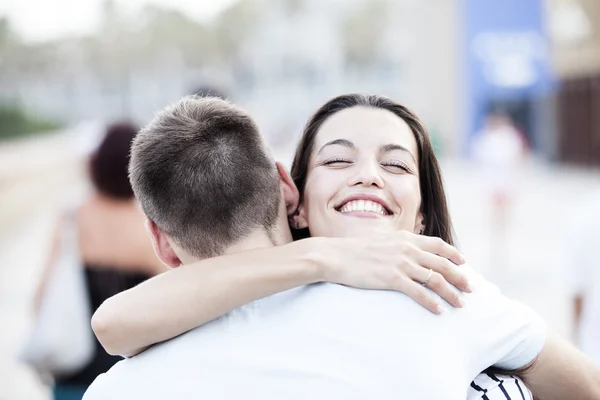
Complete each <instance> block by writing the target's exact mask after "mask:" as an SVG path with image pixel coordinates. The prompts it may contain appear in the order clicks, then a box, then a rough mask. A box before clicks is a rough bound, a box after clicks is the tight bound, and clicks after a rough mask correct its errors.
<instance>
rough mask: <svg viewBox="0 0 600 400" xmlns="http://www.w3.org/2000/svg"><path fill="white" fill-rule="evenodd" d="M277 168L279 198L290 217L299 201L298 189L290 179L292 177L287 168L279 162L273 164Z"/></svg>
mask: <svg viewBox="0 0 600 400" xmlns="http://www.w3.org/2000/svg"><path fill="white" fill-rule="evenodd" d="M275 165H276V166H277V173H278V174H279V187H280V190H281V196H282V198H283V201H284V202H285V208H286V211H287V215H288V216H291V215H292V214H294V213H295V212H296V210H297V209H298V202H299V201H300V193H299V192H298V188H297V187H296V184H295V183H294V180H293V179H292V176H291V175H290V173H289V172H288V170H287V168H286V167H285V166H284V165H283V164H282V163H281V162H279V161H277V162H276V163H275Z"/></svg>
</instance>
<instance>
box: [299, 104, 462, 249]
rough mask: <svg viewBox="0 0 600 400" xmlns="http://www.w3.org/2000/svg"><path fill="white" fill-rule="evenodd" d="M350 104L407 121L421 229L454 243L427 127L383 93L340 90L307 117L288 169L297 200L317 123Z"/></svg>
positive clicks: (305, 233) (304, 232) (303, 234)
mask: <svg viewBox="0 0 600 400" xmlns="http://www.w3.org/2000/svg"><path fill="white" fill-rule="evenodd" d="M352 107H372V108H380V109H383V110H388V111H390V112H392V113H394V114H395V115H397V116H398V117H399V118H401V119H402V120H404V122H406V123H407V124H408V126H409V127H410V129H411V130H412V132H413V134H414V136H415V140H416V141H417V148H418V152H419V154H418V159H419V185H420V187H421V212H422V213H423V215H424V218H425V221H424V225H425V230H424V232H423V233H424V234H425V235H427V236H437V237H439V238H441V239H443V240H444V241H445V242H447V243H449V244H454V237H453V229H452V221H451V219H450V213H449V212H448V205H447V203H446V193H445V191H444V184H443V182H442V174H441V172H440V166H439V164H438V161H437V158H436V156H435V153H434V151H433V146H432V144H431V140H430V138H429V134H428V133H427V129H426V128H425V126H424V125H423V124H422V123H421V121H420V120H419V118H418V117H417V116H416V115H415V114H414V113H413V112H412V111H410V110H409V109H408V108H406V107H404V106H402V105H400V104H398V103H395V102H394V101H392V100H390V99H388V98H387V97H383V96H378V95H365V94H357V93H353V94H344V95H341V96H338V97H335V98H333V99H331V100H329V101H328V102H327V103H325V104H324V105H323V106H321V107H320V108H319V109H318V110H317V112H315V114H314V115H313V116H312V117H311V118H310V119H309V120H308V122H307V124H306V127H305V128H304V132H303V134H302V138H301V139H300V143H299V144H298V147H297V148H296V155H295V156H294V162H293V163H292V172H291V174H292V178H293V179H294V182H295V184H296V186H297V187H298V190H299V191H300V201H302V199H303V197H304V196H303V195H304V188H305V186H306V177H307V175H308V168H309V163H310V156H311V154H312V151H313V147H314V142H315V137H316V136H317V133H318V132H319V129H320V128H321V125H323V122H325V121H326V120H327V119H328V118H329V117H331V116H332V115H334V114H335V113H337V112H338V111H341V110H344V109H346V108H352ZM293 234H294V239H301V238H305V237H308V236H310V232H309V231H308V229H302V230H293Z"/></svg>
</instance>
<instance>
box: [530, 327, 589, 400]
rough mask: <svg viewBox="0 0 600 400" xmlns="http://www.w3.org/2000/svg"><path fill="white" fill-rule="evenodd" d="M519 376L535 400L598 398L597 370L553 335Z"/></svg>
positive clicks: (583, 399) (580, 354) (562, 340)
mask: <svg viewBox="0 0 600 400" xmlns="http://www.w3.org/2000/svg"><path fill="white" fill-rule="evenodd" d="M522 377H523V380H524V381H525V383H526V384H527V386H528V387H529V388H530V389H531V391H532V392H533V394H534V396H535V398H536V399H541V400H554V399H556V400H560V399H577V400H598V399H600V369H598V367H597V366H596V365H595V364H594V362H593V361H592V360H590V359H589V358H588V357H586V356H585V355H584V354H583V353H582V352H580V351H579V350H577V349H576V348H575V347H574V346H573V345H571V344H570V343H569V342H568V341H566V340H564V339H561V338H560V337H558V336H556V335H550V336H548V339H547V341H546V344H545V345H544V348H543V349H542V352H541V353H540V355H539V356H538V357H537V358H536V360H535V361H534V362H533V363H532V364H531V365H530V366H529V367H528V368H526V369H525V372H524V373H523V376H522Z"/></svg>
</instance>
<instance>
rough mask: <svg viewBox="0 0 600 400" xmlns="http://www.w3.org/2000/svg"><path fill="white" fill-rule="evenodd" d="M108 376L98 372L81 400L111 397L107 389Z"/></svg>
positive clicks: (97, 399) (99, 399) (108, 385)
mask: <svg viewBox="0 0 600 400" xmlns="http://www.w3.org/2000/svg"><path fill="white" fill-rule="evenodd" d="M108 380H109V377H108V376H107V375H106V373H104V374H100V375H98V376H97V377H96V379H94V382H92V384H91V385H90V386H89V387H88V388H87V390H86V391H85V394H84V395H83V398H82V400H101V399H107V398H111V395H110V393H111V392H110V391H109V390H108V389H109V387H110V384H109V383H108Z"/></svg>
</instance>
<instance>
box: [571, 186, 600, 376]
mask: <svg viewBox="0 0 600 400" xmlns="http://www.w3.org/2000/svg"><path fill="white" fill-rule="evenodd" d="M576 211H577V214H576V215H575V216H574V218H573V222H572V226H571V227H570V229H569V230H568V232H567V238H566V245H567V254H566V255H567V258H566V267H567V269H568V276H569V278H568V282H569V283H570V288H571V291H572V293H573V294H578V295H581V296H582V297H583V309H582V314H581V321H580V323H579V331H578V337H577V338H576V341H577V345H578V346H579V347H580V348H581V350H582V351H583V352H584V353H586V354H587V355H588V356H589V357H591V358H592V359H593V360H594V361H595V362H596V364H597V365H598V366H600V256H599V255H598V251H599V249H600V191H598V192H596V193H593V194H592V195H591V196H589V197H588V198H586V199H585V201H583V202H582V203H581V204H579V206H578V207H576Z"/></svg>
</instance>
